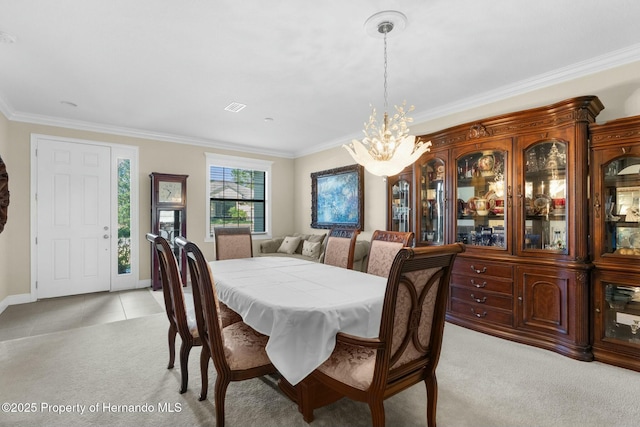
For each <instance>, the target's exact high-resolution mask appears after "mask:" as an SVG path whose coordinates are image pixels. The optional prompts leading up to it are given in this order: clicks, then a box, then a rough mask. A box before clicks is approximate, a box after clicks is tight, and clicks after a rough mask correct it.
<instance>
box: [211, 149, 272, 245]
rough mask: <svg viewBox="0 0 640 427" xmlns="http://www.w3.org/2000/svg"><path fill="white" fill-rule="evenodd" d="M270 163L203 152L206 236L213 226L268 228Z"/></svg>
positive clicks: (269, 213)
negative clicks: (205, 154)
mask: <svg viewBox="0 0 640 427" xmlns="http://www.w3.org/2000/svg"><path fill="white" fill-rule="evenodd" d="M271 164H272V162H269V161H265V160H256V159H248V158H244V157H232V156H223V155H219V154H211V153H207V174H206V176H207V186H206V188H207V197H208V203H207V204H206V205H207V215H206V218H208V224H207V230H208V235H207V240H211V239H212V238H213V227H241V226H249V227H251V232H252V233H258V234H263V233H264V234H267V233H269V231H270V229H271V218H270V217H271V207H270V205H269V199H270V197H269V195H270V189H271Z"/></svg>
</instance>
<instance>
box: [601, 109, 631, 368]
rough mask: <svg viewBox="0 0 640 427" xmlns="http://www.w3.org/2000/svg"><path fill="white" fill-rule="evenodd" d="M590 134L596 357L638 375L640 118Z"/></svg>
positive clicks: (619, 122)
mask: <svg viewBox="0 0 640 427" xmlns="http://www.w3.org/2000/svg"><path fill="white" fill-rule="evenodd" d="M590 130H591V151H592V162H591V186H592V187H591V188H592V189H591V194H592V199H591V210H592V214H591V217H592V231H591V234H592V236H593V239H592V242H593V251H592V252H593V264H594V265H595V267H596V268H595V269H594V272H593V280H592V293H593V306H592V312H591V315H592V319H593V354H594V357H595V359H596V360H600V361H602V362H606V363H611V364H615V365H618V366H622V367H625V368H630V369H634V370H636V371H640V116H636V117H628V118H624V119H618V120H613V121H611V122H607V123H605V124H592V125H591V126H590Z"/></svg>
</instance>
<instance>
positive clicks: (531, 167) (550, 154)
mask: <svg viewBox="0 0 640 427" xmlns="http://www.w3.org/2000/svg"><path fill="white" fill-rule="evenodd" d="M566 150H567V143H566V142H563V141H556V140H553V141H542V142H538V143H536V144H533V145H532V146H531V147H529V148H528V149H527V150H525V152H524V156H525V157H524V167H525V170H524V194H522V191H523V189H522V187H520V188H519V194H520V196H524V200H523V203H522V209H523V212H522V215H523V218H524V230H523V232H524V236H522V238H521V240H520V241H521V242H524V247H523V248H522V249H523V250H525V251H527V250H545V251H555V252H558V253H563V254H566V253H567V232H568V229H567V224H568V222H567V206H569V204H568V200H567V194H568V193H567V175H566V165H567V162H566Z"/></svg>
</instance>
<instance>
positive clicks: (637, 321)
mask: <svg viewBox="0 0 640 427" xmlns="http://www.w3.org/2000/svg"><path fill="white" fill-rule="evenodd" d="M602 285H603V287H604V293H605V298H604V299H605V303H606V305H605V306H604V307H603V311H604V313H603V315H604V325H603V326H604V331H603V332H604V337H605V338H607V339H613V340H617V341H621V342H624V343H632V344H635V345H640V285H637V286H633V285H628V284H624V283H616V282H607V281H603V282H602Z"/></svg>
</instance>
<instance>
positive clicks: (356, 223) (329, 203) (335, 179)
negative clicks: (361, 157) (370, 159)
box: [311, 165, 364, 230]
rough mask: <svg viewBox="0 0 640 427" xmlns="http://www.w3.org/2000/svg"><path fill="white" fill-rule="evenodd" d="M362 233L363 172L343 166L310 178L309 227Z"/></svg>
mask: <svg viewBox="0 0 640 427" xmlns="http://www.w3.org/2000/svg"><path fill="white" fill-rule="evenodd" d="M334 226H340V227H355V228H357V229H359V230H362V229H364V168H363V167H362V166H360V165H350V166H343V167H340V168H335V169H329V170H325V171H321V172H314V173H312V174H311V227H312V228H331V227H334Z"/></svg>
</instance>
